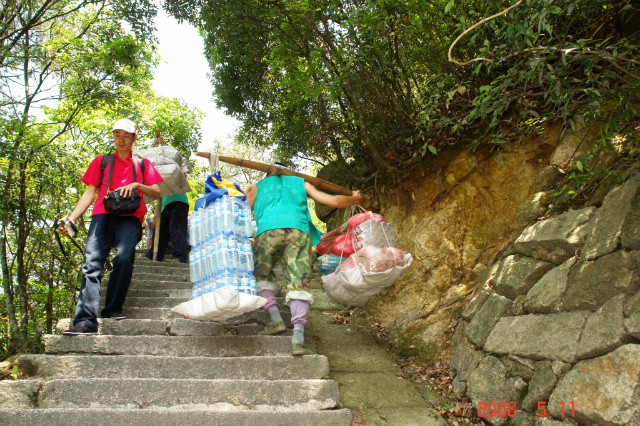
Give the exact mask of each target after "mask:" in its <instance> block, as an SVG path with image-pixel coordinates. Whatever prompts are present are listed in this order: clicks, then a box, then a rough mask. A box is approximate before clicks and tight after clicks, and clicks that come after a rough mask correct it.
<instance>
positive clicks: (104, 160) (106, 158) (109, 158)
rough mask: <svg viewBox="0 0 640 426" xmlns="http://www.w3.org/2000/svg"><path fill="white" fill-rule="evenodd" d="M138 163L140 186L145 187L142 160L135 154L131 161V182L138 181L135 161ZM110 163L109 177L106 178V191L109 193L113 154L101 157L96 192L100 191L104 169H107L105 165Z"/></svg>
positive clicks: (113, 165)
mask: <svg viewBox="0 0 640 426" xmlns="http://www.w3.org/2000/svg"><path fill="white" fill-rule="evenodd" d="M136 159H137V160H138V161H140V171H141V172H142V184H143V185H146V184H145V183H144V172H145V165H144V158H142V157H140V156H139V155H137V154H135V156H134V158H132V159H131V160H132V161H133V181H134V182H137V181H138V174H137V173H136V169H137V167H136V161H135V160H136ZM109 163H111V167H110V168H109V177H108V178H107V191H109V186H110V185H111V176H112V175H113V168H114V167H115V155H113V154H105V155H104V156H103V157H102V161H101V162H100V179H99V180H98V190H100V186H101V185H102V178H103V177H104V169H105V168H106V167H107V164H109Z"/></svg>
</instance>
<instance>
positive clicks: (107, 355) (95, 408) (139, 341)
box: [0, 262, 352, 426]
mask: <svg viewBox="0 0 640 426" xmlns="http://www.w3.org/2000/svg"><path fill="white" fill-rule="evenodd" d="M188 272H189V271H188V267H187V266H186V265H182V264H179V263H174V262H153V263H151V262H137V263H136V267H135V270H134V277H133V281H132V283H131V288H130V290H129V293H128V297H127V301H126V304H125V309H124V314H125V315H126V316H127V319H126V320H122V321H116V320H112V319H104V320H101V324H100V330H99V334H98V335H95V336H62V335H61V334H55V335H47V336H46V337H45V344H46V354H43V355H23V356H21V357H20V358H19V365H20V368H21V370H22V371H23V372H24V373H26V374H27V376H28V378H26V379H23V380H15V381H9V380H4V381H0V425H7V426H23V425H24V426H33V425H51V426H63V425H64V426H86V425H89V424H90V425H92V426H103V425H104V426H121V425H122V426H170V425H171V426H190V425H193V426H196V425H198V426H202V425H211V426H218V425H220V426H222V425H224V426H243V425H247V426H257V425H259V426H271V425H273V426H275V425H279V426H287V425H291V426H305V425H314V426H317V425H323V426H351V421H352V413H351V411H350V410H348V409H339V408H337V407H338V405H339V399H338V398H339V394H338V384H337V383H336V382H335V381H333V380H327V379H325V377H327V375H328V374H329V363H328V360H327V358H326V357H324V356H322V355H308V356H303V357H293V356H291V354H290V350H291V337H290V331H289V332H288V333H287V334H288V335H287V334H285V335H281V336H258V335H257V332H258V331H260V330H261V329H262V328H263V326H264V324H266V323H267V322H268V318H269V317H268V315H267V314H266V313H265V312H263V311H262V310H257V311H253V312H249V313H246V314H243V315H241V316H239V317H236V318H233V319H231V320H228V321H226V322H225V323H216V322H202V321H194V320H189V319H187V318H184V317H182V316H180V315H178V314H175V313H172V312H171V307H173V306H175V305H177V304H178V303H180V302H183V301H185V300H188V299H189V298H190V294H191V283H190V282H189V278H188ZM105 284H106V281H105ZM103 293H104V291H103ZM282 313H283V317H284V318H285V321H288V320H289V316H290V313H289V312H288V311H287V310H286V308H283V309H282ZM69 322H70V320H69V319H66V320H62V321H60V322H59V323H58V325H57V332H58V333H61V332H62V331H63V330H65V329H67V328H68V326H69ZM308 343H309V344H310V346H311V347H313V341H311V340H310V339H309V341H308Z"/></svg>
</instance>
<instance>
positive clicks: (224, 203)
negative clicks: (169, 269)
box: [189, 195, 256, 299]
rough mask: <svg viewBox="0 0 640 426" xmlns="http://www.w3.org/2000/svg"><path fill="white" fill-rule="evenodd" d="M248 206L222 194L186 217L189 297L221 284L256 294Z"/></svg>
mask: <svg viewBox="0 0 640 426" xmlns="http://www.w3.org/2000/svg"><path fill="white" fill-rule="evenodd" d="M252 232H253V227H252V222H251V208H250V207H249V204H248V203H247V202H246V201H242V200H240V199H238V198H234V197H228V196H226V195H225V196H222V197H220V198H218V199H216V200H215V202H214V203H213V204H209V205H207V206H205V207H204V208H201V209H199V210H196V211H194V212H193V214H192V215H191V217H190V218H189V244H191V253H190V254H189V267H190V270H189V272H190V276H191V282H192V283H193V292H192V298H194V299H195V298H196V297H199V296H201V295H203V294H206V293H208V292H211V291H213V290H216V289H218V288H221V287H224V286H228V285H230V286H234V287H235V288H236V289H237V290H238V291H239V292H242V293H246V294H252V295H255V294H256V279H255V277H254V275H253V252H252V250H251V242H250V241H249V237H250V236H251V234H252Z"/></svg>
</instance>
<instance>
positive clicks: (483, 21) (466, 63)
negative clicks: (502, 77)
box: [447, 0, 522, 65]
mask: <svg viewBox="0 0 640 426" xmlns="http://www.w3.org/2000/svg"><path fill="white" fill-rule="evenodd" d="M520 3H522V0H518V2H517V3H515V4H513V5H511V6H509V7H508V8H506V9H505V10H503V11H502V12H499V13H496V14H495V15H491V16H489V17H488V18H484V19H482V20H481V21H479V22H477V23H475V24H474V25H472V26H471V27H469V28H467V29H466V30H465V31H464V32H463V33H462V34H460V35H459V36H458V37H457V38H456V39H455V40H454V41H453V43H451V46H449V52H448V55H447V57H448V59H449V62H453V63H454V64H456V65H468V64H470V63H472V62H477V61H487V62H493V60H492V59H487V58H475V59H471V60H469V61H466V62H459V61H457V60H455V59H453V56H452V55H451V52H452V51H453V46H455V45H456V43H458V41H460V39H461V38H462V37H464V36H465V35H466V34H467V33H468V32H469V31H471V30H473V29H474V28H476V27H478V26H480V25H482V24H484V23H485V22H487V21H490V20H492V19H494V18H497V17H498V16H502V15H506V14H507V13H509V11H510V10H511V9H513V8H514V7H516V6H518V5H519V4H520Z"/></svg>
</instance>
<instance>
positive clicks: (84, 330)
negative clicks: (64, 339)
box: [62, 322, 98, 336]
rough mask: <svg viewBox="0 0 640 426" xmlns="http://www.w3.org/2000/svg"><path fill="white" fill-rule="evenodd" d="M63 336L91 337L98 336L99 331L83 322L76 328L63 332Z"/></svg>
mask: <svg viewBox="0 0 640 426" xmlns="http://www.w3.org/2000/svg"><path fill="white" fill-rule="evenodd" d="M62 334H64V335H65V336H80V335H84V336H89V335H93V334H98V330H96V329H93V328H91V327H89V326H88V325H86V324H85V323H83V322H81V323H80V324H78V325H76V326H75V327H73V328H70V329H69V330H65V331H63V332H62Z"/></svg>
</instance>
